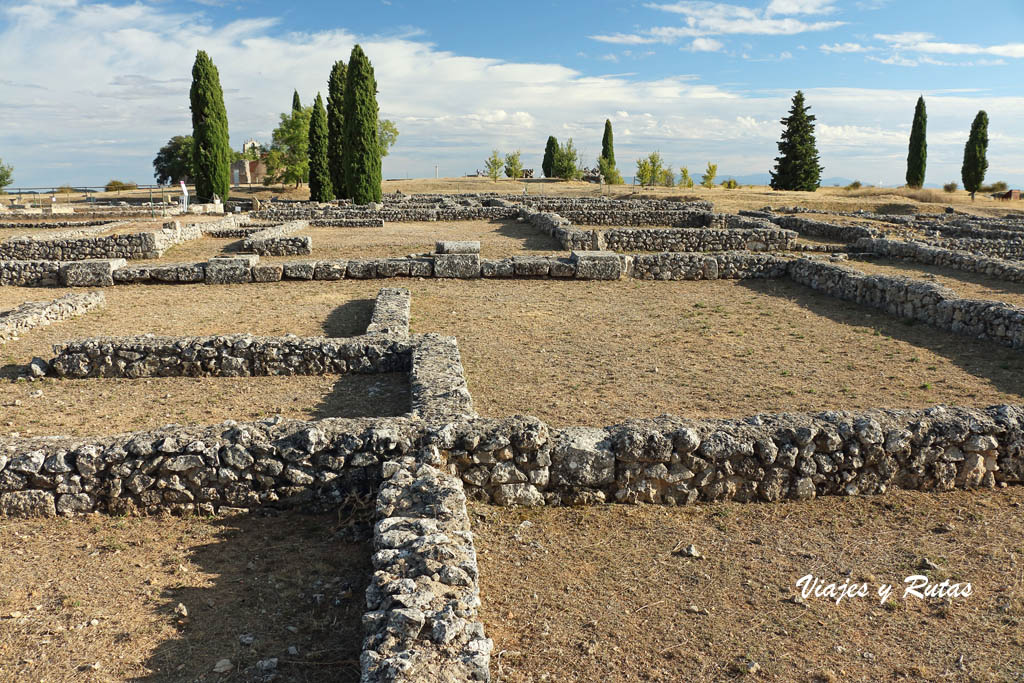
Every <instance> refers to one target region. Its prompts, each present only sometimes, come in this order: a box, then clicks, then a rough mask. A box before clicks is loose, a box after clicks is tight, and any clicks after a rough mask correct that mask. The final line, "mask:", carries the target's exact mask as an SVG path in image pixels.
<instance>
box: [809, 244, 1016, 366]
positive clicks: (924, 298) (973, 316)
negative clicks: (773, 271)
mask: <svg viewBox="0 0 1024 683" xmlns="http://www.w3.org/2000/svg"><path fill="white" fill-rule="evenodd" d="M789 276H790V278H792V279H793V280H794V281H795V282H799V283H800V284H803V285H806V286H808V287H810V288H811V289H814V290H816V291H819V292H823V293H825V294H828V295H830V296H834V297H836V298H839V299H843V300H845V301H854V302H856V303H859V304H863V305H866V306H871V307H872V308H880V309H882V310H884V311H886V312H888V313H889V314H891V315H894V316H897V317H901V318H906V319H908V320H918V321H921V322H924V323H927V324H929V325H932V326H933V327H938V328H940V329H944V330H950V331H951V332H955V333H957V334H963V335H968V336H971V337H974V338H975V339H985V340H988V341H993V342H996V343H998V344H1002V345H1004V346H1010V347H1013V348H1024V309H1021V308H1017V307H1015V306H1010V305H1009V304H1004V303H1002V302H999V301H981V300H976V299H961V298H960V297H958V296H957V295H956V293H955V292H953V291H952V290H950V289H948V288H946V287H942V286H940V285H936V284H932V283H930V282H923V281H919V280H911V279H909V278H899V277H887V276H884V275H865V274H863V273H860V272H858V271H855V270H852V269H850V268H845V267H842V266H837V265H833V264H830V263H824V262H821V261H814V260H810V259H799V260H796V261H792V262H791V263H790V264H789Z"/></svg>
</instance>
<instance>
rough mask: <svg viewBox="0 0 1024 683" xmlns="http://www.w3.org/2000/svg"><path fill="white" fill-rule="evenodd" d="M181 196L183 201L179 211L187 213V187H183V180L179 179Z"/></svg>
mask: <svg viewBox="0 0 1024 683" xmlns="http://www.w3.org/2000/svg"><path fill="white" fill-rule="evenodd" d="M181 198H182V200H184V203H183V204H182V206H181V212H182V213H188V188H187V187H185V181H184V180H182V181H181Z"/></svg>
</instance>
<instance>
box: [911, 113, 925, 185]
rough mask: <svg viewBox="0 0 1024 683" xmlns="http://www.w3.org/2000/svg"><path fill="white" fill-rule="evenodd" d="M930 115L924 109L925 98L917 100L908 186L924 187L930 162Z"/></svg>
mask: <svg viewBox="0 0 1024 683" xmlns="http://www.w3.org/2000/svg"><path fill="white" fill-rule="evenodd" d="M927 128H928V114H927V113H926V112H925V109H924V96H923V95H922V96H920V97H918V98H917V107H916V108H915V109H914V124H913V126H911V128H910V150H909V151H908V152H907V185H909V186H910V187H921V186H922V185H924V169H925V165H926V164H927V162H928V141H927V140H926V130H927Z"/></svg>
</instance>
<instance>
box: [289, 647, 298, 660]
mask: <svg viewBox="0 0 1024 683" xmlns="http://www.w3.org/2000/svg"><path fill="white" fill-rule="evenodd" d="M288 654H289V656H291V657H298V656H299V648H297V647H295V646H294V645H291V646H289V647H288Z"/></svg>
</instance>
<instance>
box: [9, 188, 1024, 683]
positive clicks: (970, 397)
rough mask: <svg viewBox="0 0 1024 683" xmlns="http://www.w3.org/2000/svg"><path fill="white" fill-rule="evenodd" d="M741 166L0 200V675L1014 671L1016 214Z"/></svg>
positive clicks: (571, 677)
mask: <svg viewBox="0 0 1024 683" xmlns="http://www.w3.org/2000/svg"><path fill="white" fill-rule="evenodd" d="M750 196H751V199H750V200H749V201H748V204H749V206H747V207H746V208H738V207H737V206H732V205H730V206H729V207H728V208H720V207H718V206H716V205H715V204H714V203H713V202H712V201H708V200H704V199H699V198H692V197H676V198H673V199H658V198H650V197H646V198H645V197H643V196H637V197H634V198H613V197H608V196H601V195H596V194H594V193H591V194H590V195H589V196H556V195H550V196H548V195H543V194H533V193H529V194H504V193H503V194H498V193H481V192H473V193H468V194H426V193H421V194H405V193H403V192H400V191H391V192H387V193H385V194H384V197H383V201H382V202H380V203H374V204H369V205H355V204H352V203H350V202H348V201H347V200H335V201H333V202H327V203H316V202H309V201H262V202H260V201H257V202H236V203H235V205H234V206H231V207H230V209H231V210H229V211H227V212H225V211H224V210H223V209H224V207H220V206H217V207H213V206H210V207H208V209H207V208H203V207H200V209H199V210H200V211H202V212H201V213H189V214H175V213H170V212H167V211H166V210H164V211H163V213H165V214H168V215H162V216H153V215H152V213H153V211H152V209H150V208H141V207H132V206H109V207H105V206H100V205H90V206H89V207H87V208H81V207H80V208H77V209H76V212H75V213H71V214H63V215H53V214H43V215H39V214H28V213H24V212H23V213H19V212H18V211H16V210H9V211H6V212H3V213H0V353H2V356H3V363H2V364H0V406H2V413H0V414H2V416H3V418H2V422H3V424H2V425H0V515H2V516H3V519H2V520H0V523H2V524H3V525H4V526H5V527H6V529H7V530H8V531H7V533H6V534H5V537H6V538H7V539H8V540H6V541H4V544H3V545H4V550H3V553H2V555H3V557H2V559H0V562H2V565H0V572H2V573H3V575H5V576H6V577H7V578H6V579H5V582H4V584H3V586H4V589H3V592H2V593H0V678H3V679H4V680H23V681H28V680H84V681H93V680H96V681H101V680H102V681H106V680H145V681H356V680H360V681H363V682H365V683H371V682H378V681H379V682H383V681H409V682H412V681H417V682H420V681H517V682H525V681H599V680H609V681H612V680H624V681H641V680H658V681H684V680H725V679H733V678H740V677H744V676H751V677H764V678H765V680H828V681H838V680H882V679H884V680H890V679H891V680H899V679H905V680H937V679H951V680H1008V679H1004V678H1002V675H1003V674H1004V673H1005V672H1006V671H1009V670H1012V669H1013V667H1014V666H1016V667H1024V655H1022V653H1024V635H1022V634H1024V626H1022V621H1024V593H1022V590H1024V588H1022V586H1024V581H1022V575H1021V572H1022V571H1024V545H1022V540H1021V539H1022V538H1024V535H1022V532H1024V521H1022V520H1024V516H1022V507H1021V506H1022V504H1024V487H1021V484H1024V355H1022V354H1024V213H1007V212H1006V211H1002V212H1000V213H998V214H997V213H996V212H995V211H994V210H992V211H989V215H978V214H974V213H969V212H966V211H964V210H962V209H963V208H964V207H963V206H958V207H957V208H956V209H954V208H953V207H950V208H949V209H948V210H944V207H942V206H938V205H922V206H924V208H923V209H920V210H914V211H909V212H908V211H903V212H900V213H898V214H897V213H885V212H884V211H885V209H884V207H883V208H881V209H880V208H879V206H878V204H877V203H876V204H874V205H872V206H868V207H867V208H864V207H858V206H856V205H855V204H854V203H853V202H852V201H851V202H849V204H848V205H843V206H831V207H828V208H819V209H815V208H799V207H792V206H791V207H786V206H782V205H776V206H774V208H773V207H772V206H765V205H764V204H765V203H766V202H765V197H766V196H767V197H768V199H771V197H770V195H764V194H762V195H754V194H753V193H751V194H750ZM235 206H238V209H239V210H238V211H233V209H234V208H235ZM193 208H195V207H193ZM12 548H17V550H12ZM868 572H870V573H871V574H872V575H870V576H869V575H867V574H868ZM806 574H814V575H815V576H821V577H824V578H826V579H827V580H828V581H843V580H844V579H846V580H849V581H855V582H863V583H866V584H870V585H872V586H875V585H877V584H879V583H883V582H887V583H894V584H897V588H896V592H895V593H894V594H893V597H892V598H890V599H889V601H888V602H884V603H881V604H880V603H879V601H878V600H877V599H875V600H873V601H872V600H866V599H861V600H852V599H851V600H849V601H847V602H843V603H842V604H841V605H840V606H839V608H838V609H837V606H836V604H834V603H835V601H834V600H831V601H830V600H828V599H824V600H823V599H820V598H815V597H802V596H801V594H800V590H799V589H798V588H796V587H795V582H796V580H797V579H799V578H800V577H801V576H804V575H806ZM915 574H920V575H923V576H925V577H927V578H928V580H929V581H932V582H934V583H935V584H939V583H940V582H943V581H946V582H947V585H952V584H962V583H965V582H970V583H971V584H972V585H973V590H974V593H973V595H971V597H969V598H966V597H957V596H952V597H951V596H948V595H945V596H944V595H938V594H935V595H931V594H929V595H928V596H927V598H926V599H921V600H917V599H914V598H906V597H905V596H903V595H902V590H903V586H902V584H903V580H904V577H905V576H909V575H915ZM872 590H873V588H872ZM966 632H972V633H974V634H975V635H974V636H973V638H975V639H977V641H982V642H979V643H977V644H976V646H975V647H973V648H970V649H966V650H965V649H962V648H961V647H960V645H959V644H957V645H955V646H949V643H950V642H951V638H952V635H951V634H953V633H966ZM857 634H859V635H857ZM908 634H910V635H908ZM794 643H799V647H797V646H795V645H794ZM947 646H948V647H947ZM837 648H838V649H837ZM1022 670H1024V668H1022ZM880 672H885V673H884V675H882V674H881V673H880Z"/></svg>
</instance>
